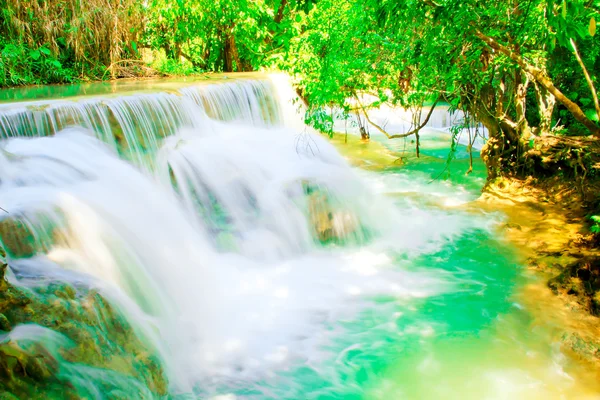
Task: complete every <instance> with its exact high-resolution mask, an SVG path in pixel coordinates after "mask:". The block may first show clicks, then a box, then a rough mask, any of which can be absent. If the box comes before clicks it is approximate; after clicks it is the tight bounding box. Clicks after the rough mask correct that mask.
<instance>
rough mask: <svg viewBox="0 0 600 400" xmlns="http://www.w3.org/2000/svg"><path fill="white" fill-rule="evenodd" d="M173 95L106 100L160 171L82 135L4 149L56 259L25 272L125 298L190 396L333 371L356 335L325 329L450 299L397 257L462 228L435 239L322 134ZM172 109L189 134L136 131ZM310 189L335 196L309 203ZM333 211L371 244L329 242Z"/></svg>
mask: <svg viewBox="0 0 600 400" xmlns="http://www.w3.org/2000/svg"><path fill="white" fill-rule="evenodd" d="M183 92H184V93H185V91H183ZM235 93H237V92H235ZM238 95H239V94H238ZM242 95H243V94H242ZM160 96H163V97H162V98H161V97H159V95H157V96H155V95H140V96H134V98H119V99H109V100H106V101H104V103H103V104H108V105H109V109H112V110H113V112H114V115H115V117H116V119H117V120H118V121H119V123H120V125H121V126H122V128H123V130H124V131H125V137H126V138H128V139H127V140H128V141H130V140H131V142H132V143H134V140H135V136H134V133H131V135H129V133H128V132H127V130H128V129H138V132H139V131H140V130H141V132H142V137H143V138H146V139H148V141H149V142H152V146H150V147H151V148H156V149H158V150H157V155H156V157H154V156H151V153H150V157H149V156H144V155H143V153H144V152H143V151H142V150H141V149H139V148H135V146H129V147H130V148H132V154H133V157H129V158H131V159H132V160H133V161H134V162H135V163H136V164H137V165H148V166H149V168H150V169H148V170H144V169H142V170H139V169H137V168H136V167H134V166H132V165H131V164H129V163H128V162H127V161H123V160H120V159H119V158H118V157H117V155H116V153H115V151H114V147H113V146H114V142H113V141H111V140H106V142H108V143H101V142H100V141H98V140H97V139H96V136H98V134H97V133H96V134H94V133H93V132H92V131H86V130H84V129H81V128H72V129H67V130H65V131H62V132H58V133H56V134H55V136H53V137H46V138H44V137H42V138H14V139H10V140H7V141H5V142H4V143H2V149H3V151H2V153H3V154H4V155H3V156H2V158H0V171H1V175H0V179H1V185H0V201H1V202H2V205H3V208H5V209H7V210H9V211H10V214H8V215H5V216H4V217H6V218H19V219H20V220H22V221H25V222H26V223H27V224H28V226H30V227H32V229H33V231H34V232H36V235H37V240H38V241H39V242H40V243H41V244H40V247H39V248H40V249H45V251H44V252H43V253H41V254H40V255H39V256H38V257H42V259H39V261H36V262H33V263H32V262H29V261H26V260H25V261H23V260H21V261H18V260H17V261H18V262H17V263H16V265H19V266H20V267H21V268H25V269H27V268H29V269H30V270H31V271H34V272H35V273H40V268H39V267H38V268H37V269H36V268H34V267H33V266H35V265H45V264H44V263H45V262H46V261H43V258H46V259H47V260H49V261H51V262H54V263H57V264H59V265H60V266H61V267H62V268H66V269H68V270H73V271H76V272H78V273H84V274H87V275H90V276H92V277H94V279H96V280H97V285H98V286H101V287H103V288H104V290H107V291H108V292H109V293H111V290H112V292H113V294H112V295H111V296H110V298H113V299H119V298H120V296H121V295H119V294H118V293H120V292H122V293H125V294H126V295H127V296H128V297H129V298H131V299H132V300H133V301H134V303H135V304H137V306H136V307H137V308H139V310H131V305H129V306H127V308H128V309H129V312H128V313H129V315H132V316H135V315H137V316H135V318H137V319H138V321H137V322H136V325H138V326H139V327H140V328H139V329H140V330H141V331H143V332H146V333H147V335H148V336H150V337H154V340H155V341H156V346H157V347H158V348H159V349H160V351H161V352H162V354H163V358H164V361H165V363H166V365H167V366H168V368H169V373H170V380H171V383H172V385H173V389H174V390H183V391H189V390H190V388H191V386H192V385H193V384H194V383H195V382H198V381H200V382H202V387H203V391H205V392H210V388H211V387H212V386H213V385H214V387H215V388H216V387H217V386H222V385H223V384H225V383H226V382H244V381H246V382H253V381H256V380H257V379H260V378H261V377H269V376H271V374H273V373H275V372H276V371H280V370H282V369H285V368H288V367H290V366H291V365H293V364H297V363H299V362H300V363H313V364H317V365H318V364H319V362H320V361H321V360H322V359H323V357H325V355H324V354H323V352H322V350H321V349H322V348H323V346H325V345H326V344H327V343H329V342H331V341H335V338H336V337H337V336H338V335H341V334H342V333H341V332H340V329H341V328H335V329H333V330H331V329H324V328H325V327H327V326H330V327H333V326H336V324H337V322H338V321H340V320H344V319H352V318H353V317H356V316H357V315H358V313H359V311H360V310H362V309H365V308H366V307H369V304H370V302H371V300H370V299H371V298H373V297H374V296H391V297H393V298H396V299H398V301H405V300H406V299H408V298H418V297H423V296H428V295H430V294H433V293H437V292H440V291H442V290H447V289H448V285H447V284H446V283H444V282H442V281H439V279H437V278H436V279H434V278H433V277H432V276H433V274H424V273H414V272H406V271H402V270H398V269H396V268H392V267H391V265H392V260H391V259H390V257H389V256H388V255H386V254H387V253H386V251H387V250H388V249H390V248H394V249H395V250H399V249H405V250H407V251H408V250H409V249H412V250H411V251H412V252H415V251H416V252H418V249H419V248H422V249H425V248H426V247H428V246H431V245H432V243H434V245H435V241H436V240H437V241H439V240H440V239H441V237H445V236H446V234H451V233H452V232H457V231H459V230H460V228H459V225H460V224H454V222H456V221H454V222H451V221H448V225H447V226H448V229H447V230H446V233H445V234H444V230H442V232H441V233H440V230H438V231H436V232H435V233H433V232H431V231H430V232H427V231H422V230H421V229H419V227H420V226H423V225H424V224H428V223H429V222H428V220H429V221H431V219H432V218H436V217H435V216H430V215H426V214H423V215H421V216H420V217H419V218H411V219H410V221H407V220H406V219H405V218H403V217H402V215H401V213H398V212H397V211H396V210H395V209H394V208H393V206H392V205H391V204H390V203H388V202H387V201H386V200H384V199H383V198H381V197H380V196H378V195H376V194H375V192H373V191H372V190H371V189H370V188H369V187H368V186H367V185H366V184H365V183H364V182H363V181H362V180H361V179H360V178H358V177H357V176H356V175H355V173H354V172H353V170H351V169H350V167H349V166H348V165H347V163H346V162H345V161H344V160H343V159H342V158H341V156H340V155H339V154H338V153H337V152H336V151H335V149H334V148H333V147H332V146H331V145H330V144H329V143H328V142H327V141H325V140H324V139H323V138H321V137H319V136H316V135H312V134H308V133H304V134H297V133H295V132H294V131H290V130H286V129H281V128H279V129H275V130H274V129H272V128H271V129H265V128H260V127H253V126H248V125H246V126H243V125H239V121H237V122H238V123H236V121H234V122H229V123H227V124H225V123H221V122H216V121H212V120H210V119H208V118H207V117H205V116H204V113H203V109H202V108H200V107H197V106H196V107H197V108H196V110H191V109H189V108H191V107H194V105H193V104H192V103H185V102H184V103H183V104H179V105H175V103H172V100H173V99H172V98H167V97H168V96H169V95H160ZM219 96H221V97H222V96H224V95H223V93H220V94H219ZM234 97H235V96H234ZM213 100H214V98H213ZM222 101H227V100H222ZM233 101H235V102H238V101H239V99H234V100H233ZM95 102H96V104H100V102H98V101H97V100H95ZM149 102H150V103H149ZM90 103H94V101H86V102H84V103H82V104H83V106H84V107H88V105H89V104H90ZM82 104H78V106H81V105H82ZM153 104H154V105H153ZM156 104H161V106H160V107H159V106H157V105H156ZM249 104H250V108H249V109H246V111H245V112H247V115H251V114H252V113H251V112H250V111H249V110H250V109H253V108H254V107H255V106H254V105H252V104H251V102H250V103H249ZM53 107H54V106H51V107H49V108H48V109H53ZM60 107H63V106H60ZM60 107H55V108H60ZM168 107H173V108H176V111H177V112H176V113H173V112H169V116H168V118H167V122H166V123H165V124H164V126H167V127H168V128H169V129H171V130H174V129H176V127H177V126H178V125H187V126H188V128H179V130H178V133H177V134H175V135H172V136H169V137H167V138H166V139H162V136H167V135H166V132H159V133H156V131H155V129H156V128H155V127H154V126H153V125H148V126H146V125H141V126H140V125H139V124H138V123H136V122H134V121H136V120H137V121H146V120H147V119H148V118H149V117H148V115H149V113H156V112H163V111H161V110H163V109H165V110H166V109H167V108H168ZM232 107H233V106H232ZM256 107H258V106H256ZM261 107H262V106H261ZM48 109H46V110H45V111H44V112H46V113H47V114H46V115H48V113H49V112H48ZM70 109H78V110H80V111H81V108H78V107H75V106H73V107H71V108H70ZM127 113H129V114H127ZM165 113H166V111H165ZM75 114H76V113H75ZM127 115H133V117H128V116H127ZM186 115H188V116H192V115H193V117H194V118H191V117H190V118H188V119H186V118H185V116H186ZM161 120H163V119H162V118H161ZM198 121H200V122H198ZM261 121H264V119H261ZM163 122H164V121H163ZM247 122H250V121H247ZM261 124H262V123H259V124H258V125H261ZM82 125H85V126H87V127H88V128H89V127H90V124H89V123H88V124H86V123H83V124H82ZM200 126H201V127H200ZM21 129H23V127H22V126H21V127H19V128H18V129H17V130H16V131H20V130H21ZM25 129H31V126H26V127H25ZM96 132H97V131H96ZM106 132H107V131H104V133H106ZM132 132H133V131H132ZM100 137H101V138H102V136H100ZM136 143H137V142H136ZM142 160H143V162H142ZM153 171H154V172H153ZM173 179H174V180H175V181H176V185H175V187H173V186H172V185H171V183H172V181H173ZM307 184H309V185H310V187H312V188H313V190H316V192H314V193H317V195H313V197H317V198H319V199H321V198H323V199H325V200H314V199H313V198H312V197H311V195H307V194H306V193H305V188H306V185H307ZM215 202H216V204H217V206H218V207H219V210H218V212H216V211H215V210H212V209H211V207H213V208H214V206H215ZM315 202H316V203H315ZM320 214H323V215H326V216H327V217H325V218H326V220H328V221H330V222H329V224H330V227H332V228H331V229H332V231H333V235H334V236H335V237H338V238H340V239H344V240H345V241H347V242H349V244H350V245H352V243H354V246H355V247H350V248H346V249H344V250H343V251H342V250H341V249H337V248H335V247H333V248H330V249H327V248H322V247H321V246H320V245H318V229H316V228H315V221H317V220H318V218H319V217H318V216H315V215H320ZM413 217H414V215H413ZM219 218H220V219H221V220H220V222H219ZM48 221H50V225H51V226H52V228H51V229H50V234H48V232H49V230H48V225H49V224H48ZM219 224H220V225H219ZM57 232H60V235H59V234H57ZM42 244H43V245H42ZM358 245H361V246H358ZM28 263H29V264H28ZM40 263H41V264H40ZM28 265H29V267H28ZM75 276H79V275H75ZM61 279H65V280H68V279H71V278H70V275H68V274H66V275H63V276H61ZM72 279H75V278H72ZM77 279H79V278H77ZM111 287H112V288H113V289H110V288H111ZM115 291H116V292H115ZM115 301H119V300H115ZM121 301H122V300H121ZM156 329H158V336H156V335H155V334H153V332H155V330H156ZM324 373H325V372H324ZM215 390H216V389H215Z"/></svg>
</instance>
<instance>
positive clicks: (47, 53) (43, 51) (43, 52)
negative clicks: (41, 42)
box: [40, 47, 51, 56]
mask: <svg viewBox="0 0 600 400" xmlns="http://www.w3.org/2000/svg"><path fill="white" fill-rule="evenodd" d="M40 52H41V53H42V54H45V55H47V56H49V55H50V53H51V51H50V49H48V48H47V47H40Z"/></svg>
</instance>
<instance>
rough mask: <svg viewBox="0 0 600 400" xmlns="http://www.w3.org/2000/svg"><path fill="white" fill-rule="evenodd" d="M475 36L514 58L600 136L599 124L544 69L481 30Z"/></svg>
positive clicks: (589, 128) (593, 133) (591, 131)
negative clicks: (566, 94)
mask: <svg viewBox="0 0 600 400" xmlns="http://www.w3.org/2000/svg"><path fill="white" fill-rule="evenodd" d="M475 36H477V37H478V38H479V39H481V40H482V41H483V42H484V43H486V44H487V45H488V46H490V47H491V48H492V49H494V50H496V51H498V52H500V53H502V54H504V55H505V56H507V57H508V58H510V59H511V60H513V61H514V62H515V63H516V64H517V65H519V67H521V68H522V69H523V70H524V71H525V72H527V73H529V74H530V75H531V76H533V78H534V79H535V80H536V81H537V82H538V83H539V84H540V85H541V86H542V87H544V88H545V89H546V90H547V91H548V92H550V93H551V94H552V95H554V97H555V98H556V99H557V100H558V101H559V102H561V103H562V104H563V105H564V106H565V107H566V108H567V110H569V112H570V113H571V114H572V115H573V117H574V118H575V119H576V120H577V121H579V122H581V123H582V124H583V125H584V126H585V127H586V128H587V129H588V130H589V131H590V133H591V134H592V135H594V136H600V127H598V125H596V124H595V123H594V121H592V120H591V119H589V118H588V117H587V115H585V113H584V112H583V111H582V110H581V108H580V107H579V106H578V105H577V104H576V103H574V102H573V101H571V100H570V99H569V98H568V97H567V96H565V95H564V94H563V92H561V91H560V90H559V89H558V88H557V87H556V86H554V83H553V82H552V81H551V80H550V78H548V77H547V76H546V74H545V73H544V71H542V70H541V69H540V68H538V67H536V66H534V65H531V64H529V63H528V62H527V61H526V60H525V59H523V57H522V56H521V55H520V54H518V53H516V52H515V51H513V50H511V49H510V48H508V47H506V46H504V45H502V44H501V43H499V42H498V41H496V39H494V38H492V37H489V36H487V35H485V34H483V33H482V32H481V31H480V30H476V31H475Z"/></svg>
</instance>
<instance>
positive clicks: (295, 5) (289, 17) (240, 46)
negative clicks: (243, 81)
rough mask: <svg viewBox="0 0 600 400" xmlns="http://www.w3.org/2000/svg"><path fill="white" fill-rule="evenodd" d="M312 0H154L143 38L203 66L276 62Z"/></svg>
mask: <svg viewBox="0 0 600 400" xmlns="http://www.w3.org/2000/svg"><path fill="white" fill-rule="evenodd" d="M310 4H311V0H259V1H249V0H242V1H231V0H211V1H208V0H179V1H176V2H173V1H167V0H152V1H150V2H149V5H148V15H149V18H148V22H147V24H146V27H145V36H144V43H145V45H146V46H148V47H150V48H152V49H155V50H157V49H162V50H164V51H165V53H166V55H167V57H168V58H170V59H172V60H175V61H176V62H187V63H191V64H192V65H193V66H194V68H195V69H197V70H204V71H252V70H256V69H259V68H268V67H272V66H275V65H277V64H278V63H279V62H281V60H282V59H283V58H284V54H285V53H286V52H287V50H288V48H289V44H290V41H291V38H292V37H294V36H296V35H297V34H298V32H299V27H300V25H301V23H302V21H303V19H304V17H303V15H305V10H306V9H307V7H309V5H310Z"/></svg>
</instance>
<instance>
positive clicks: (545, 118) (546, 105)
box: [534, 82, 556, 135]
mask: <svg viewBox="0 0 600 400" xmlns="http://www.w3.org/2000/svg"><path fill="white" fill-rule="evenodd" d="M534 88H535V94H536V97H537V100H538V106H539V114H540V125H539V128H538V129H539V132H538V135H541V134H543V133H549V132H550V130H551V129H552V114H553V113H554V106H555V104H556V98H555V97H554V96H553V95H552V94H551V93H549V92H548V91H547V90H546V89H544V87H542V86H540V85H538V84H537V83H535V82H534Z"/></svg>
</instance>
